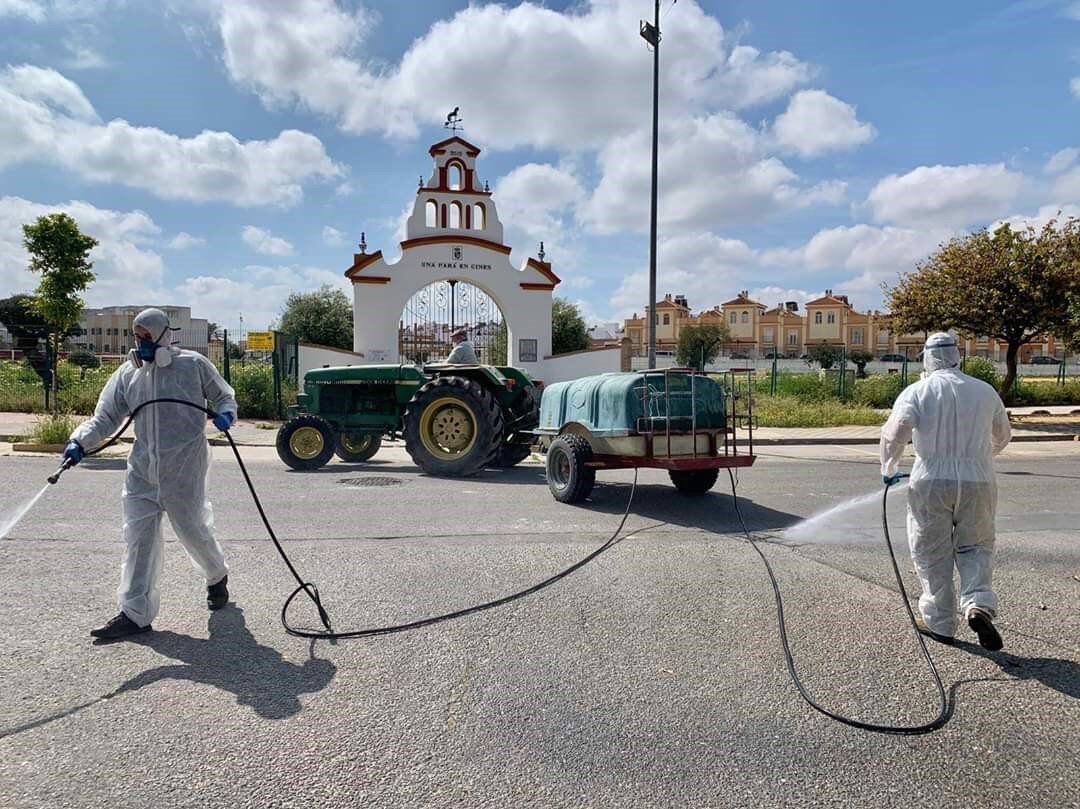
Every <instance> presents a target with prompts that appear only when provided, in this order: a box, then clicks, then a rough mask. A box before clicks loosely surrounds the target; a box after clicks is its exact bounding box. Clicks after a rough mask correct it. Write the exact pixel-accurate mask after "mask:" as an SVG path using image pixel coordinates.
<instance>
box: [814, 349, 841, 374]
mask: <svg viewBox="0 0 1080 809" xmlns="http://www.w3.org/2000/svg"><path fill="white" fill-rule="evenodd" d="M838 359H840V349H838V348H836V347H835V346H831V345H829V344H828V343H822V344H821V345H816V346H810V348H808V349H806V364H807V365H813V364H814V363H815V362H816V363H817V364H818V365H820V366H821V367H822V368H824V369H825V370H826V371H827V370H828V369H830V368H832V367H833V366H834V365H836V361H837V360H838Z"/></svg>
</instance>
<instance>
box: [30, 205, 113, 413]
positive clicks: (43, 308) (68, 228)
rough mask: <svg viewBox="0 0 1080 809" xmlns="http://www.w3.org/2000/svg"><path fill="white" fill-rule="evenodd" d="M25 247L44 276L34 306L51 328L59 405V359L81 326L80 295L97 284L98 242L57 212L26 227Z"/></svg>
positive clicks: (33, 269) (33, 266)
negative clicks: (67, 340) (92, 255)
mask: <svg viewBox="0 0 1080 809" xmlns="http://www.w3.org/2000/svg"><path fill="white" fill-rule="evenodd" d="M23 246H24V247H25V248H26V251H27V252H28V253H29V254H30V267H29V269H30V272H33V273H39V274H40V275H41V280H40V281H39V282H38V286H37V290H36V291H35V292H34V299H33V304H32V306H33V309H34V311H35V312H37V313H38V314H39V315H41V317H42V318H43V319H44V320H45V322H46V323H48V325H49V338H48V339H49V342H50V344H51V347H52V354H51V368H50V372H51V375H52V387H53V403H54V406H55V402H56V358H57V357H58V356H59V355H60V346H61V343H62V341H63V339H64V337H65V336H66V335H67V334H68V332H70V331H71V330H72V329H73V328H76V327H77V326H78V325H79V314H80V313H81V312H82V309H83V300H82V298H81V297H80V294H79V293H81V292H83V291H84V290H85V289H86V288H87V287H88V286H90V284H91V283H93V281H94V272H93V267H94V264H93V262H92V261H90V259H89V255H90V251H91V250H93V249H94V248H95V247H96V246H97V240H96V239H94V238H92V237H90V236H87V235H85V234H84V233H82V232H81V231H80V230H79V225H78V223H77V222H76V221H75V220H74V219H72V218H71V217H70V216H68V215H67V214H66V213H54V214H48V215H47V216H39V217H38V218H37V221H36V222H34V223H33V224H32V225H23Z"/></svg>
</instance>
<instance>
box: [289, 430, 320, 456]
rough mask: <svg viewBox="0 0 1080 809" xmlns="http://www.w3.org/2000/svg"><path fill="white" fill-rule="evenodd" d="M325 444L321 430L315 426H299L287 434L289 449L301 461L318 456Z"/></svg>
mask: <svg viewBox="0 0 1080 809" xmlns="http://www.w3.org/2000/svg"><path fill="white" fill-rule="evenodd" d="M325 446H326V441H325V440H324V439H323V434H322V431H321V430H319V429H317V428H315V427H299V428H297V430H296V431H295V432H294V433H293V434H292V435H290V436H289V451H290V452H291V453H292V454H293V455H295V456H296V457H297V458H299V459H300V460H302V461H310V460H311V459H312V458H316V457H318V455H319V453H320V452H322V451H323V447H325Z"/></svg>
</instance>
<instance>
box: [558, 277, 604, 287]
mask: <svg viewBox="0 0 1080 809" xmlns="http://www.w3.org/2000/svg"><path fill="white" fill-rule="evenodd" d="M562 281H563V283H564V284H566V285H567V286H568V287H570V288H571V289H589V287H591V286H593V285H594V284H595V283H596V281H595V280H594V279H592V278H590V277H589V276H587V275H571V276H570V277H569V278H563V279H562Z"/></svg>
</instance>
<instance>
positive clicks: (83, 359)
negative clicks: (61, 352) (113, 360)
mask: <svg viewBox="0 0 1080 809" xmlns="http://www.w3.org/2000/svg"><path fill="white" fill-rule="evenodd" d="M67 359H68V362H70V363H71V364H72V365H77V366H79V369H80V371H79V379H85V378H86V369H87V368H100V367H101V358H100V357H98V355H97V354H95V353H94V352H93V351H87V350H86V349H85V348H80V349H77V350H75V351H72V352H71V353H70V354H68V358H67Z"/></svg>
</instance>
